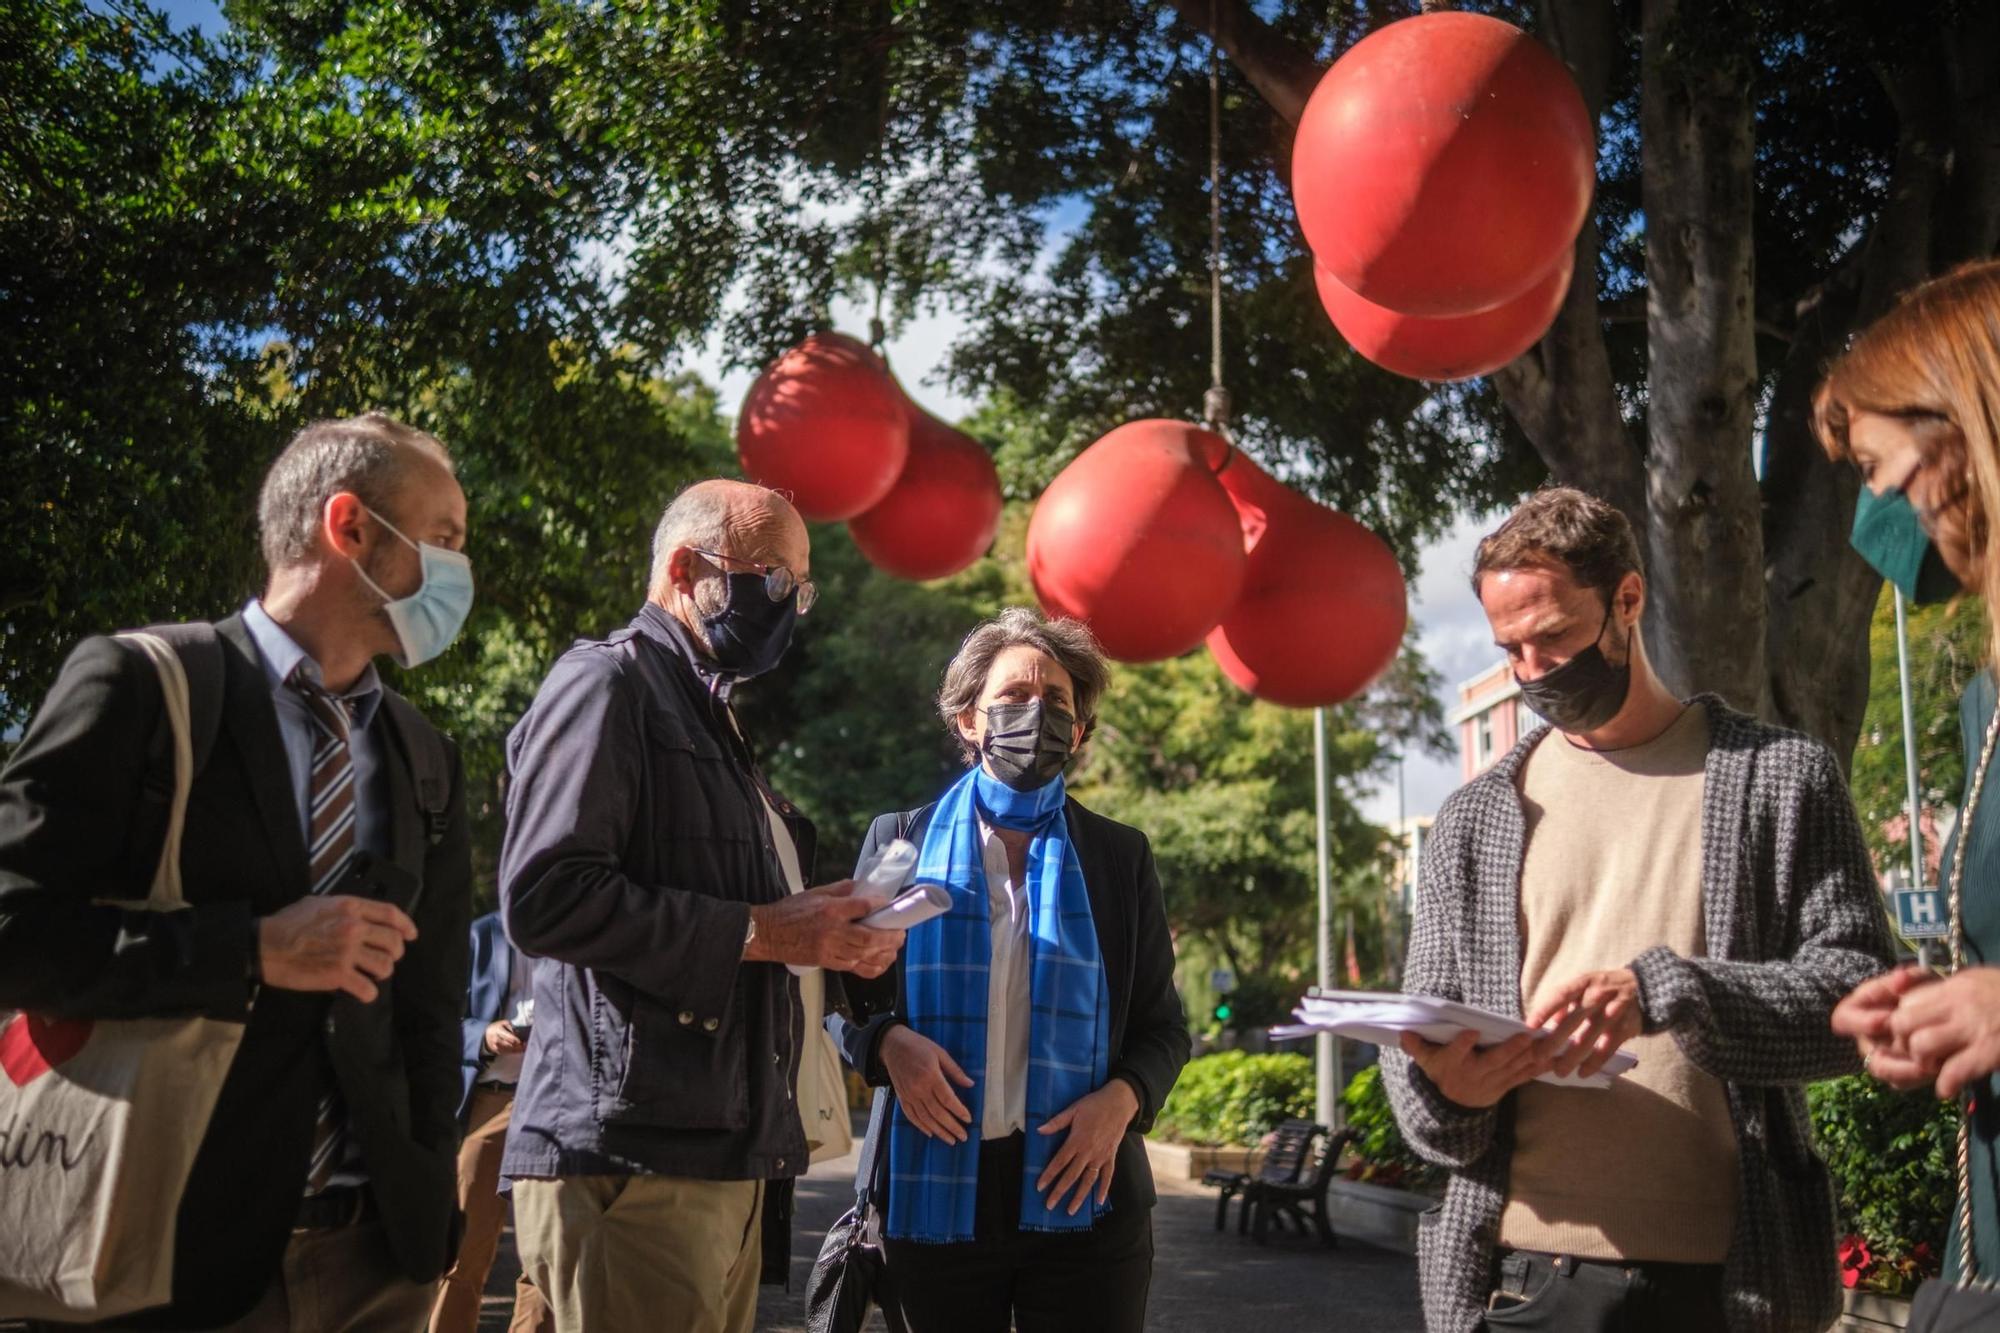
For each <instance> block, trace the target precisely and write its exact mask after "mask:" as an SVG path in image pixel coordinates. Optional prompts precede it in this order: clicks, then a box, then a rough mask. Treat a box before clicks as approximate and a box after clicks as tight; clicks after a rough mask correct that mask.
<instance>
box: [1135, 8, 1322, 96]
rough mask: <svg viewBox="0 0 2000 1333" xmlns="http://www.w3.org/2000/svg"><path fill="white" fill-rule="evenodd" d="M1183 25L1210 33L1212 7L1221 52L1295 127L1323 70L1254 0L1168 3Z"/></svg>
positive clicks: (1259, 93) (1258, 92)
mask: <svg viewBox="0 0 2000 1333" xmlns="http://www.w3.org/2000/svg"><path fill="white" fill-rule="evenodd" d="M1167 4H1168V5H1169V6H1171V7H1172V9H1173V10H1174V12H1175V13H1177V14H1179V15H1180V16H1181V21H1182V22H1184V23H1186V24H1187V25H1188V26H1189V27H1191V28H1193V29H1195V30H1196V31H1197V32H1208V31H1209V16H1210V13H1211V4H1212V5H1213V13H1214V16H1215V31H1214V32H1213V34H1212V35H1213V36H1214V38H1215V40H1216V41H1217V42H1218V43H1220V44H1221V46H1222V49H1223V52H1224V53H1225V54H1226V55H1228V57H1229V61H1230V63H1231V64H1233V65H1235V66H1236V68H1237V69H1238V70H1240V71H1241V72H1242V74H1243V77H1244V78H1246V79H1248V80H1249V81H1250V86H1251V87H1252V88H1255V89H1256V90H1257V95H1258V96H1259V97H1261V98H1263V99H1264V100H1265V101H1266V102H1268V103H1270V106H1271V109H1272V110H1273V111H1276V112H1277V113H1278V114H1279V115H1280V116H1282V117H1284V119H1285V120H1286V121H1287V122H1288V123H1289V124H1292V125H1296V124H1298V123H1299V117H1301V116H1303V115H1304V114H1305V110H1306V101H1307V99H1308V98H1310V97H1311V96H1312V92H1313V89H1314V88H1316V87H1318V86H1319V79H1320V75H1321V74H1322V73H1324V72H1325V71H1324V70H1322V69H1321V68H1320V66H1319V62H1318V61H1316V60H1314V59H1313V57H1312V55H1311V53H1309V52H1303V51H1300V50H1299V49H1298V47H1296V46H1294V45H1292V43H1291V42H1289V41H1287V40H1286V39H1285V38H1283V37H1281V36H1279V35H1278V32H1277V31H1276V30H1275V29H1274V28H1272V27H1271V25H1270V24H1268V23H1266V22H1264V20H1263V19H1261V18H1259V17H1257V12H1256V11H1255V10H1254V9H1252V8H1251V7H1250V0H1167Z"/></svg>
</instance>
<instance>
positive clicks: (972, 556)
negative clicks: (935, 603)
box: [847, 403, 1001, 579]
mask: <svg viewBox="0 0 2000 1333" xmlns="http://www.w3.org/2000/svg"><path fill="white" fill-rule="evenodd" d="M909 416H910V452H909V457H908V459H907V460H906V461H905V462H904V464H903V471H902V474H901V475H900V476H898V477H897V478H896V484H895V485H894V486H892V487H890V488H889V493H888V494H887V495H885V496H883V497H882V500H881V502H880V503H878V504H877V505H875V507H874V508H872V509H870V510H869V511H868V512H867V513H865V514H860V515H857V516H856V517H854V518H851V519H849V520H848V521H847V530H848V532H849V533H850V534H852V535H853V537H854V544H855V545H856V546H858V547H860V548H861V554H863V555H865V556H867V557H868V560H869V563H871V564H873V565H874V566H875V567H876V568H877V569H879V570H881V571H882V572H883V573H885V574H893V575H895V576H896V577H897V578H901V579H941V578H944V577H946V576H947V575H951V574H956V573H958V572H959V571H960V570H961V569H964V568H965V567H966V566H968V565H970V564H972V563H973V561H975V560H977V559H979V557H980V556H982V555H985V554H986V552H987V550H988V548H990V547H991V546H992V545H993V534H994V533H995V532H996V531H997V530H998V529H999V527H1000V507H1001V496H1000V474H999V472H998V471H996V470H995V468H994V466H993V456H992V455H991V454H989V453H987V452H986V448H985V446H984V445H982V444H980V443H979V441H977V440H975V439H973V438H972V437H971V436H970V435H967V434H965V433H964V432H963V431H960V430H955V429H953V428H952V427H951V426H948V425H946V424H945V423H944V422H942V421H939V420H938V419H937V418H936V417H934V416H932V415H931V414H930V413H928V412H926V411H924V409H922V408H921V407H918V406H917V405H916V404H915V403H911V404H910V405H909Z"/></svg>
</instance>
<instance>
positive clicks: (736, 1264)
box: [500, 481, 903, 1333]
mask: <svg viewBox="0 0 2000 1333" xmlns="http://www.w3.org/2000/svg"><path fill="white" fill-rule="evenodd" d="M810 559H811V550H810V547H809V544H808V542H807V537H806V528H805V524H804V522H802V521H801V520H800V518H799V515H798V512H797V511H796V510H795V509H793V508H792V506H791V505H790V504H789V503H787V502H786V501H785V499H784V498H783V497H782V496H780V495H778V494H777V493H776V492H773V491H769V490H766V489H764V488H763V487H760V486H751V485H747V484H744V483H742V482H732V481H707V482H702V483H700V484H699V485H696V486H694V487H691V488H690V489H688V490H687V491H686V492H684V493H683V494H682V495H681V496H680V497H679V498H677V499H676V500H675V501H674V502H673V503H672V504H671V505H669V506H668V508H667V511H666V513H664V514H663V515H662V516H661V518H660V524H659V528H658V530H657V531H656V532H655V534H654V538H653V567H652V582H651V588H650V592H649V595H648V598H647V601H646V604H645V606H644V607H642V608H641V609H640V612H639V615H638V617H637V618H636V619H634V620H633V622H632V623H631V625H630V626H628V627H627V628H625V629H623V630H620V631H619V632H617V633H616V634H613V635H612V636H610V637H609V638H608V639H605V640H603V641H601V642H596V641H586V642H582V643H579V644H578V645H577V646H576V647H574V648H572V649H571V650H570V651H569V652H568V653H566V654H564V656H563V657H562V659H561V660H560V661H558V662H557V663H556V665H555V668H554V670H553V671H551V672H550V673H549V677H548V679H547V680H546V681H544V682H543V684H542V688H541V692H540V693H539V694H538V695H537V696H536V698H535V702H534V706H533V707H532V708H531V709H530V710H529V711H528V714H527V716H526V717H524V718H523V719H522V720H521V723H520V725H519V726H518V727H516V728H515V730H514V734H513V737H512V739H511V741H510V742H509V749H508V764H509V769H510V771H511V774H512V779H513V781H512V785H511V787H510V789H509V792H508V800H507V815H508V821H507V823H508V828H507V841H506V846H505V848H504V850H503V852H502V855H501V865H500V879H501V898H502V909H501V910H502V913H503V917H504V920H505V922H506V926H507V931H508V934H509V935H510V936H511V937H512V939H513V941H514V943H515V944H516V945H518V946H519V947H520V948H521V949H522V950H523V951H524V952H526V953H528V954H531V955H535V956H538V957H542V958H546V959H549V960H551V962H552V963H553V964H555V965H553V966H551V965H549V964H544V965H542V966H540V967H538V968H537V969H536V972H535V995H534V1001H535V1009H534V1012H535V1023H534V1027H533V1031H532V1035H531V1036H530V1037H529V1041H528V1050H527V1055H526V1059H525V1063H524V1064H523V1066H522V1070H521V1076H520V1085H519V1088H518V1090H517V1092H516V1097H515V1103H514V1119H513V1124H512V1126H511V1128H510V1130H509V1134H508V1140H507V1150H506V1155H505V1157H504V1159H503V1162H502V1166H501V1172H502V1174H503V1175H504V1176H505V1177H506V1178H507V1179H508V1180H510V1181H511V1182H512V1184H513V1191H514V1216H515V1226H516V1232H517V1236H518V1240H519V1245H520V1251H521V1261H522V1265H523V1267H524V1268H525V1269H526V1270H527V1272H528V1274H529V1276H530V1277H532V1278H533V1280H534V1283H535V1285H536V1286H537V1287H538V1288H539V1289H540V1290H541V1291H542V1292H543V1294H544V1295H545V1296H546V1298H547V1299H548V1302H549V1304H550V1306H551V1308H552V1309H553V1311H554V1314H555V1320H556V1325H557V1328H558V1329H559V1330H561V1331H562V1333H574V1331H575V1330H583V1329H591V1330H599V1329H626V1328H651V1327H672V1328H675V1329H681V1330H688V1331H689V1333H748V1331H749V1330H750V1329H751V1327H752V1326H753V1324H754V1322H755V1319H756V1308H757V1284H758V1279H759V1274H760V1269H761V1267H762V1255H763V1253H764V1252H766V1251H767V1250H768V1251H770V1252H771V1258H772V1259H773V1260H774V1261H775V1263H776V1264H777V1265H779V1266H782V1265H783V1264H784V1263H785V1262H786V1260H787V1259H788V1257H789V1244H788V1242H787V1241H786V1240H785V1239H784V1237H785V1230H784V1223H783V1220H782V1219H784V1218H787V1217H789V1215H790V1208H789V1198H790V1187H791V1182H792V1179H793V1177H795V1176H797V1175H799V1174H801V1173H803V1172H804V1171H805V1169H806V1165H807V1159H808V1149H807V1143H806V1136H805V1131H804V1128H803V1126H802V1125H801V1123H800V1117H799V1111H798V1098H797V1080H798V1069H799V1060H800V1055H801V1053H802V1051H803V1049H804V1045H805V1042H806V1041H807V1040H808V1037H809V1033H808V1031H807V1029H806V1025H805V1021H804V1016H803V1014H802V1012H801V1008H800V1002H799V989H798V982H797V980H796V979H795V978H794V977H793V975H792V973H791V972H790V971H788V969H787V967H786V965H787V964H792V965H795V966H797V967H799V968H801V969H810V968H812V967H830V968H835V969H838V970H840V971H843V972H859V973H861V974H862V975H864V976H878V975H880V974H881V973H882V972H883V971H884V970H885V969H886V968H887V967H888V966H889V964H890V963H891V962H892V961H893V960H894V958H895V956H896V951H897V950H898V949H899V948H900V947H901V945H902V942H903V936H902V932H901V931H880V930H871V929H869V928H867V927H865V926H861V925H859V924H857V922H858V920H859V918H861V917H862V916H865V915H866V914H867V913H868V912H869V911H870V910H871V907H870V905H869V904H868V903H866V902H864V901H862V900H859V899H856V898H853V897H851V896H849V894H850V892H851V890H852V887H853V886H852V884H851V883H850V882H848V881H841V882H839V883H834V884H826V885H821V886H820V887H818V888H815V889H806V888H805V885H806V883H807V882H808V880H809V878H810V876H811V873H812V864H813V835H812V826H811V825H810V824H809V823H807V822H806V820H805V819H804V818H803V817H801V816H800V814H799V812H798V811H797V810H796V809H794V808H793V806H792V805H791V804H790V803H789V802H788V801H786V800H785V799H784V798H783V797H781V796H779V795H778V794H777V793H776V792H774V791H773V790H772V789H771V788H770V786H769V784H767V783H766V782H765V781H764V779H763V776H762V775H761V774H760V773H759V772H758V770H757V767H756V765H755V763H754V762H753V761H752V759H751V755H750V749H749V746H748V745H747V743H746V742H745V740H744V737H743V733H742V731H741V729H740V728H739V727H738V726H737V724H736V719H735V716H734V714H733V713H732V712H731V711H730V705H729V697H730V692H731V690H732V689H733V688H734V687H735V685H736V684H737V683H738V682H740V681H742V680H745V679H748V678H749V677H752V676H755V675H758V674H760V673H762V672H765V671H769V670H770V669H771V668H772V667H774V666H776V665H777V663H778V661H779V659H780V658H782V657H783V656H784V653H785V649H786V646H787V645H788V644H789V643H790V641H791V636H792V629H793V627H794V625H795V624H796V622H797V620H798V617H800V616H802V615H804V614H805V613H806V611H807V610H808V609H809V608H810V607H811V606H812V605H813V601H814V589H813V585H812V583H811V581H810V579H809V578H808V577H807V576H808V572H809V562H810ZM767 1219H768V1222H769V1224H770V1231H769V1232H768V1233H767V1230H766V1225H767ZM780 1271H782V1268H780Z"/></svg>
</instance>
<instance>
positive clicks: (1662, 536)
mask: <svg viewBox="0 0 2000 1333" xmlns="http://www.w3.org/2000/svg"><path fill="white" fill-rule="evenodd" d="M1641 15H1642V17H1641V28H1642V31H1641V48H1640V49H1641V56H1640V68H1641V91H1640V116H1639V119H1640V136H1641V140H1642V142H1643V143H1644V144H1645V152H1644V154H1643V155H1642V158H1641V190H1642V196H1641V197H1642V199H1643V204H1644V208H1645V211H1646V289H1647V297H1646V334H1647V356H1646V383H1647V412H1646V437H1647V451H1646V511H1647V516H1648V518H1649V520H1650V522H1649V523H1648V525H1647V529H1646V551H1647V561H1646V565H1647V570H1646V572H1647V575H1648V577H1647V585H1648V587H1649V589H1650V591H1651V597H1652V602H1653V608H1652V610H1653V613H1652V615H1651V616H1649V617H1648V628H1649V631H1650V632H1649V633H1648V635H1647V644H1648V646H1649V647H1650V648H1651V650H1652V655H1653V664H1654V666H1655V668H1656V669H1657V670H1658V671H1659V673H1660V676H1661V679H1662V680H1664V681H1665V682H1666V684H1667V687H1668V688H1669V689H1672V690H1674V691H1675V692H1676V693H1678V694H1681V695H1689V694H1693V693H1695V692H1696V691H1699V690H1714V691H1717V692H1718V693H1720V694H1721V695H1722V696H1723V698H1725V699H1727V700H1728V701H1729V702H1730V703H1732V704H1734V705H1735V706H1736V707H1738V708H1742V709H1745V710H1747V711H1753V712H1754V711H1755V710H1756V709H1757V707H1758V705H1759V703H1760V702H1761V700H1762V698H1763V695H1764V635H1763V626H1764V582H1763V566H1764V560H1763V550H1764V537H1763V532H1762V529H1761V527H1760V523H1759V516H1760V510H1759V497H1758V494H1757V477H1756V474H1755V472H1754V471H1753V470H1752V468H1751V461H1750V437H1751V431H1752V427H1753V426H1754V424H1755V418H1756V412H1757V349H1756V343H1755V329H1756V321H1755V307H1756V303H1755V294H1756V285H1755V282H1754V277H1755V274H1754V271H1753V257H1752V239H1751V238H1752V223H1753V212H1752V189H1753V175H1752V168H1753V161H1752V148H1753V144H1752V137H1751V128H1750V127H1751V96H1750V88H1749V82H1750V78H1749V76H1750V74H1751V67H1752V61H1751V59H1750V57H1751V56H1752V55H1754V53H1755V51H1756V49H1757V48H1756V39H1755V34H1754V33H1753V32H1750V31H1748V25H1747V23H1746V22H1745V20H1744V18H1743V11H1742V9H1741V7H1740V6H1739V5H1737V4H1735V3H1733V0H1645V3H1644V4H1643V6H1642V10H1641ZM1697 34H1698V36H1697Z"/></svg>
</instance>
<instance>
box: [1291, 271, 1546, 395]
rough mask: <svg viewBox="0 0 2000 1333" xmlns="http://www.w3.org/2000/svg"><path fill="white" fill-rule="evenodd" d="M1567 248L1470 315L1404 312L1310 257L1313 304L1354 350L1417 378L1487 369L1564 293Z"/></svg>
mask: <svg viewBox="0 0 2000 1333" xmlns="http://www.w3.org/2000/svg"><path fill="white" fill-rule="evenodd" d="M1573 266H1574V258H1573V254H1565V255H1564V256H1563V257H1562V259H1561V260H1560V261H1558V262H1557V264H1556V266H1555V268H1553V269H1552V270H1550V272H1549V275H1548V276H1547V277H1546V278H1543V279H1542V280H1541V281H1540V282H1538V283H1536V284H1535V285H1534V286H1533V287H1530V288H1529V289H1528V290H1527V291H1525V292H1523V293H1522V294H1521V295H1519V296H1517V297H1515V298H1514V299H1513V300H1511V301H1508V302H1505V303H1504V304H1502V305H1497V306H1495V307H1493V309H1491V310H1482V311H1480V312H1479V313H1478V314H1476V315H1457V316H1450V317H1445V318H1431V317H1427V316H1423V315H1405V314H1403V313H1401V312H1400V311H1395V310H1391V309H1389V308H1388V307H1387V306H1379V305H1376V304H1375V303H1374V302H1372V301H1368V300H1364V299H1363V298H1361V297H1359V296H1356V295H1355V294H1354V293H1353V292H1351V291H1349V290H1348V289H1347V288H1346V287H1343V286H1342V285H1341V283H1340V279H1338V278H1336V277H1334V276H1333V275H1332V274H1331V273H1328V272H1327V271H1326V269H1325V268H1324V267H1322V266H1321V265H1318V264H1315V265H1313V280H1314V281H1315V282H1316V283H1317V284H1318V286H1319V299H1320V304H1322V305H1324V306H1325V307H1326V313H1327V314H1328V315H1331V316H1332V317H1333V326H1334V327H1335V328H1336V329H1339V330H1340V336H1341V337H1343V338H1345V339H1347V342H1348V345H1349V346H1351V347H1353V348H1354V350H1355V351H1357V352H1359V353H1361V355H1363V356H1365V357H1367V358H1368V359H1369V360H1370V361H1373V362H1374V363H1375V364H1376V365H1378V366H1380V367H1382V368H1383V369H1384V370H1390V371H1394V372H1395V373H1396V374H1398V375H1407V376H1409V377H1410V378H1411V379H1418V380H1469V379H1472V378H1473V377H1474V376H1477V375H1490V374H1492V373H1493V372H1494V371H1496V370H1498V369H1500V367H1502V366H1504V365H1506V364H1507V363H1508V362H1510V361H1512V360H1513V359H1514V358H1515V357H1517V356H1519V355H1521V353H1523V352H1525V351H1527V350H1528V349H1529V348H1530V347H1533V346H1534V345H1535V344H1536V343H1537V342H1539V341H1541V337H1542V335H1543V334H1544V333H1547V332H1548V331H1549V325H1551V324H1553V323H1555V319H1556V315H1557V314H1558V313H1560V312H1561V310H1562V304H1563V297H1564V296H1566V295H1567V294H1568V293H1569V279H1570V270H1571V269H1572V267H1573Z"/></svg>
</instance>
